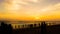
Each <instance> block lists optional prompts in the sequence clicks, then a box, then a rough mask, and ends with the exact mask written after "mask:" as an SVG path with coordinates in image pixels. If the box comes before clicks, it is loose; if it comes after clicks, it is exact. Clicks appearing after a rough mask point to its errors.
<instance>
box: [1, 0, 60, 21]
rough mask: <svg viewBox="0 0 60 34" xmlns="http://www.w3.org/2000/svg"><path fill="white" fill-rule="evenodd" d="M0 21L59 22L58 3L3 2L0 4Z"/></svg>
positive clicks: (50, 0) (44, 0) (42, 0)
mask: <svg viewBox="0 0 60 34" xmlns="http://www.w3.org/2000/svg"><path fill="white" fill-rule="evenodd" d="M56 1H57V2H56ZM53 2H54V3H53ZM1 19H4V20H40V21H43V20H45V21H47V20H48V21H49V20H51V21H52V20H57V21H58V20H60V1H59V0H5V1H3V2H1V3H0V20H1Z"/></svg>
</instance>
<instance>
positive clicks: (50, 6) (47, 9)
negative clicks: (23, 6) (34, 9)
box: [41, 3, 60, 11]
mask: <svg viewBox="0 0 60 34" xmlns="http://www.w3.org/2000/svg"><path fill="white" fill-rule="evenodd" d="M57 9H60V3H57V4H54V5H49V6H47V7H45V8H42V9H41V11H53V10H57Z"/></svg>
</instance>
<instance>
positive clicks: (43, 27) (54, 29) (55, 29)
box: [0, 21, 60, 34]
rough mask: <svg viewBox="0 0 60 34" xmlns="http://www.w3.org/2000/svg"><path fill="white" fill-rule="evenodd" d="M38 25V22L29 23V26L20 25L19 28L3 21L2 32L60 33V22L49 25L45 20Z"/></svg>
mask: <svg viewBox="0 0 60 34" xmlns="http://www.w3.org/2000/svg"><path fill="white" fill-rule="evenodd" d="M25 25H26V24H25ZM38 25H39V26H38V27H36V26H37V24H29V25H28V27H27V28H20V26H19V25H18V29H13V27H12V25H11V24H6V23H4V21H1V26H0V34H60V24H58V25H51V26H48V25H47V24H46V23H45V21H42V22H41V24H40V23H38ZM15 27H16V26H15ZM22 27H25V26H24V25H22Z"/></svg>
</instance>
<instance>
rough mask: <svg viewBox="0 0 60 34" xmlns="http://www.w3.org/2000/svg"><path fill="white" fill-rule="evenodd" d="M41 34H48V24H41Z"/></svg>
mask: <svg viewBox="0 0 60 34" xmlns="http://www.w3.org/2000/svg"><path fill="white" fill-rule="evenodd" d="M41 34H46V23H45V22H44V21H43V22H41Z"/></svg>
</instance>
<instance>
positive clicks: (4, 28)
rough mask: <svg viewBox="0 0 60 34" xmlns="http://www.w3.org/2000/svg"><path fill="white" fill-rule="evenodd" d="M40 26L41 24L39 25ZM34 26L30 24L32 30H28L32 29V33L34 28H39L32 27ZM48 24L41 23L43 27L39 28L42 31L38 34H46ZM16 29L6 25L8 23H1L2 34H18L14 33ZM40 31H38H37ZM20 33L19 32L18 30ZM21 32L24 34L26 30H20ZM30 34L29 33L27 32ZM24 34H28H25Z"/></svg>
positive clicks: (0, 30)
mask: <svg viewBox="0 0 60 34" xmlns="http://www.w3.org/2000/svg"><path fill="white" fill-rule="evenodd" d="M39 25H40V24H39ZM32 26H33V25H32V24H30V25H29V27H30V28H28V29H29V30H30V29H31V30H32V31H33V29H34V28H37V27H34V28H33V27H32ZM34 26H36V24H34ZM46 26H47V25H46V23H45V22H44V21H43V22H41V26H39V28H40V31H38V33H39V34H46ZM13 30H14V29H13V27H12V26H11V24H6V23H4V22H3V21H2V22H1V26H0V33H1V34H4V33H5V34H17V33H16V32H15V33H14V31H13ZM25 30H27V29H25ZM37 30H38V29H37ZM17 31H18V30H17ZM19 31H22V32H23V33H24V28H23V30H21V29H20V30H19ZM32 31H31V34H33V33H32ZM27 32H28V31H27ZM34 33H35V34H37V33H36V32H34ZM24 34H26V33H24Z"/></svg>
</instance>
